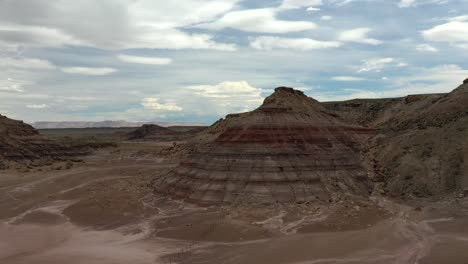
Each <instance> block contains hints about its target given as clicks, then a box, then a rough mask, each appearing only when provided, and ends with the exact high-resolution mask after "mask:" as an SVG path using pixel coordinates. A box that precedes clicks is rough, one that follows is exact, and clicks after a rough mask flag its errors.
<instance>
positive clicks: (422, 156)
mask: <svg viewBox="0 0 468 264" xmlns="http://www.w3.org/2000/svg"><path fill="white" fill-rule="evenodd" d="M324 105H325V106H326V107H327V108H329V109H330V110H334V111H336V113H337V114H339V115H340V116H341V117H342V118H344V119H347V120H349V121H352V122H355V123H359V124H363V125H368V126H373V127H376V128H378V129H379V134H378V136H376V137H375V138H374V139H373V140H372V142H371V143H370V150H369V159H370V162H371V163H372V164H373V167H374V171H375V175H374V176H375V181H376V182H379V183H381V184H382V185H383V189H384V191H385V192H387V193H388V194H390V195H392V196H398V197H405V196H423V197H425V196H433V195H443V194H447V193H450V192H453V191H462V190H463V189H466V188H468V173H467V171H468V170H467V167H468V166H467V165H466V164H468V84H467V83H464V84H463V85H461V86H460V87H458V88H457V89H455V90H454V91H452V92H451V93H449V94H434V95H411V96H407V97H404V98H396V99H377V100H353V101H348V102H341V103H339V102H334V103H326V104H324Z"/></svg>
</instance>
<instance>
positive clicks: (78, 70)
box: [61, 67, 117, 76]
mask: <svg viewBox="0 0 468 264" xmlns="http://www.w3.org/2000/svg"><path fill="white" fill-rule="evenodd" d="M61 70H62V71H63V72H65V73H70V74H81V75H92V76H101V75H109V74H112V73H114V72H117V70H116V69H114V68H93V67H65V68H62V69H61Z"/></svg>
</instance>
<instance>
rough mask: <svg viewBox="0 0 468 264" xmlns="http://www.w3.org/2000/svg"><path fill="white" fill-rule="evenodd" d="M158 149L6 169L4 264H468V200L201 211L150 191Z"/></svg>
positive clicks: (163, 165) (2, 189) (1, 201)
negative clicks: (62, 166)
mask: <svg viewBox="0 0 468 264" xmlns="http://www.w3.org/2000/svg"><path fill="white" fill-rule="evenodd" d="M159 147H161V146H160V145H152V144H134V145H131V144H129V145H124V146H123V147H120V148H118V149H106V150H101V151H98V152H96V153H95V154H94V155H92V156H89V157H86V158H85V159H84V162H82V163H75V164H74V166H73V167H72V168H71V169H68V170H65V169H63V170H57V169H51V168H42V169H41V170H37V169H36V170H33V171H31V172H28V173H18V172H13V171H3V172H0V263H2V264H3V263H5V264H20V263H21V264H23V263H24V264H26V263H28V264H43V263H52V264H54V263H69V264H78V263H80V264H81V263H87V264H114V263H116V264H124V263H125V264H127V263H136V264H138V263H142V264H146V263H163V264H165V263H239V264H240V263H242V264H243V263H255V264H258V263H259V264H262V263H265V264H267V263H268V264H275V263H278V264H279V263H291V264H302V263H304V264H305V263H324V264H325V263H403V264H406V263H408V264H409V263H420V264H423V263H451V264H457V263H460V264H466V263H468V250H466V249H468V200H467V199H461V198H460V199H456V198H450V199H446V200H444V201H439V202H429V201H415V202H413V205H411V206H409V205H401V204H398V203H396V202H394V201H389V200H386V199H384V198H381V197H380V198H379V197H373V198H372V201H362V200H359V199H354V198H349V199H345V200H343V201H341V202H332V203H327V204H297V205H287V206H286V205H269V206H261V205H255V204H248V205H245V204H243V205H235V206H229V207H228V206H212V207H199V206H196V205H193V204H188V203H185V202H183V201H174V200H171V199H169V198H167V197H162V196H158V195H157V194H153V193H152V189H151V188H150V181H151V179H152V178H153V177H157V176H158V175H161V174H164V173H166V172H167V171H168V170H169V169H171V168H172V167H174V166H175V165H176V164H177V160H175V159H165V158H164V157H159V156H158V155H157V154H155V153H157V151H154V152H153V151H152V150H154V149H157V148H159Z"/></svg>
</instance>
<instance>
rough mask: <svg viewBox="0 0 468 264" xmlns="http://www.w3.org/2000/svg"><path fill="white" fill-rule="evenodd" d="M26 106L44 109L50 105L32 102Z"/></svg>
mask: <svg viewBox="0 0 468 264" xmlns="http://www.w3.org/2000/svg"><path fill="white" fill-rule="evenodd" d="M26 107H27V108H30V109H44V108H47V107H49V106H48V105H46V104H30V105H26Z"/></svg>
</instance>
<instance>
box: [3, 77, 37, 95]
mask: <svg viewBox="0 0 468 264" xmlns="http://www.w3.org/2000/svg"><path fill="white" fill-rule="evenodd" d="M28 84H31V83H30V82H27V81H23V80H14V79H12V78H7V79H6V80H2V79H0V92H10V93H23V92H24V86H25V85H28Z"/></svg>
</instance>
